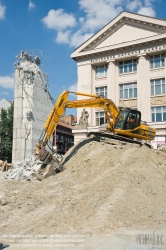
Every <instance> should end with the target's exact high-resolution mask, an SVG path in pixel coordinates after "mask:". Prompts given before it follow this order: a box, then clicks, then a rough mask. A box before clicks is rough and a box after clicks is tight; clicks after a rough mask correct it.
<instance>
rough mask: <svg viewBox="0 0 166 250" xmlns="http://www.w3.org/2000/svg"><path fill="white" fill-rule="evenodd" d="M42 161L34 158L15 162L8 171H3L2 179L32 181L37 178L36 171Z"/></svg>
mask: <svg viewBox="0 0 166 250" xmlns="http://www.w3.org/2000/svg"><path fill="white" fill-rule="evenodd" d="M41 164H42V162H41V161H39V160H34V159H33V158H31V159H28V160H26V161H22V162H17V163H15V164H14V165H13V166H12V168H10V169H9V170H8V171H7V172H3V173H2V175H1V180H3V179H4V180H16V181H22V180H26V181H32V180H36V172H37V170H38V169H39V168H40V166H41Z"/></svg>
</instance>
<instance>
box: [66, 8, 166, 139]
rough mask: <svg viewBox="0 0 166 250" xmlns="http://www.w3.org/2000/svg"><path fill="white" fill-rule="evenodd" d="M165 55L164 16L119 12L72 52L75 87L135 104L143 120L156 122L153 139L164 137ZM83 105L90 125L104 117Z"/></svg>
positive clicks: (165, 100)
mask: <svg viewBox="0 0 166 250" xmlns="http://www.w3.org/2000/svg"><path fill="white" fill-rule="evenodd" d="M165 55H166V20H161V19H157V18H152V17H147V16H142V15H138V14H134V13H129V12H122V13H121V14H120V15H118V16H117V17H116V18H115V19H114V20H112V21H111V22H110V23H108V24H107V25H106V26H104V27H103V28H102V29H101V30H100V31H99V32H97V33H96V34H95V35H94V36H92V37H91V38H90V39H89V40H87V41H86V42H85V43H83V44H82V45H81V46H79V47H78V48H77V49H76V50H75V51H74V52H73V53H72V54H71V57H72V58H73V59H74V60H75V61H76V62H77V68H78V86H77V91H79V92H85V93H93V94H94V93H96V94H99V95H104V96H105V97H107V98H109V99H112V100H113V101H114V102H115V103H116V105H117V106H123V107H132V108H135V109H138V110H140V111H141V113H142V120H143V121H146V122H147V123H148V124H149V125H151V126H153V127H156V128H157V136H156V139H155V140H156V141H158V143H165V138H166V88H165V78H166V66H165V65H166V62H165V60H166V59H165ZM87 110H88V112H89V125H90V126H91V127H93V126H99V125H101V124H103V123H105V122H106V120H105V117H104V112H103V111H102V110H100V109H87ZM81 111H82V110H81V109H78V110H77V117H78V118H79V117H80V115H81Z"/></svg>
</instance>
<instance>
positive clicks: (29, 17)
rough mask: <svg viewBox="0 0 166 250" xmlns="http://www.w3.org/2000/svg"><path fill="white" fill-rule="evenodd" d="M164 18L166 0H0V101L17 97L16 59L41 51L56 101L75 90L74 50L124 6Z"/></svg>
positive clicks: (44, 69)
mask: <svg viewBox="0 0 166 250" xmlns="http://www.w3.org/2000/svg"><path fill="white" fill-rule="evenodd" d="M124 10H125V11H130V12H134V13H138V14H142V15H147V16H151V17H157V18H161V19H166V0H30V1H29V0H2V1H1V0H0V100H1V99H2V98H5V99H7V100H13V99H14V89H13V86H14V79H13V76H14V62H16V61H17V58H16V56H17V55H19V54H20V52H21V51H22V50H25V51H27V52H29V53H32V54H33V55H38V56H39V57H40V59H41V61H42V66H41V69H42V70H43V71H44V72H45V73H46V74H47V75H48V77H49V78H48V83H49V89H50V92H51V95H52V96H53V98H54V99H55V100H56V99H57V98H58V96H59V94H60V93H61V92H63V91H64V90H71V91H76V86H77V65H76V62H75V61H74V60H73V59H71V53H72V52H73V51H74V50H75V49H76V48H77V47H78V46H79V45H80V44H82V43H83V42H84V41H86V40H87V39H88V38H90V37H91V36H92V35H94V34H95V33H96V32H97V31H98V30H100V29H101V28H102V27H103V26H104V25H106V24H107V23H109V22H110V21H111V20H112V19H113V18H115V17H116V16H117V15H118V14H120V13H121V12H122V11H124Z"/></svg>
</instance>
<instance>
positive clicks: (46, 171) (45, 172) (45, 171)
mask: <svg viewBox="0 0 166 250" xmlns="http://www.w3.org/2000/svg"><path fill="white" fill-rule="evenodd" d="M42 165H43V164H42ZM58 172H60V171H58V169H55V167H54V166H52V165H47V166H46V167H44V168H43V167H42V166H41V167H40V168H39V169H38V172H37V174H36V178H37V179H38V180H39V181H42V180H43V179H46V178H48V177H49V176H53V175H56V174H57V173H58Z"/></svg>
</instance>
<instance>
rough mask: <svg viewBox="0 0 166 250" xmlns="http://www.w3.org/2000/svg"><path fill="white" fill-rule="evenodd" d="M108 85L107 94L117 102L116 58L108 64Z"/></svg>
mask: <svg viewBox="0 0 166 250" xmlns="http://www.w3.org/2000/svg"><path fill="white" fill-rule="evenodd" d="M107 77H108V86H107V93H108V94H107V96H108V98H109V99H111V100H112V101H113V102H115V103H116V92H117V91H116V89H117V86H116V62H115V60H111V61H110V62H109V65H108V73H107Z"/></svg>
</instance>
